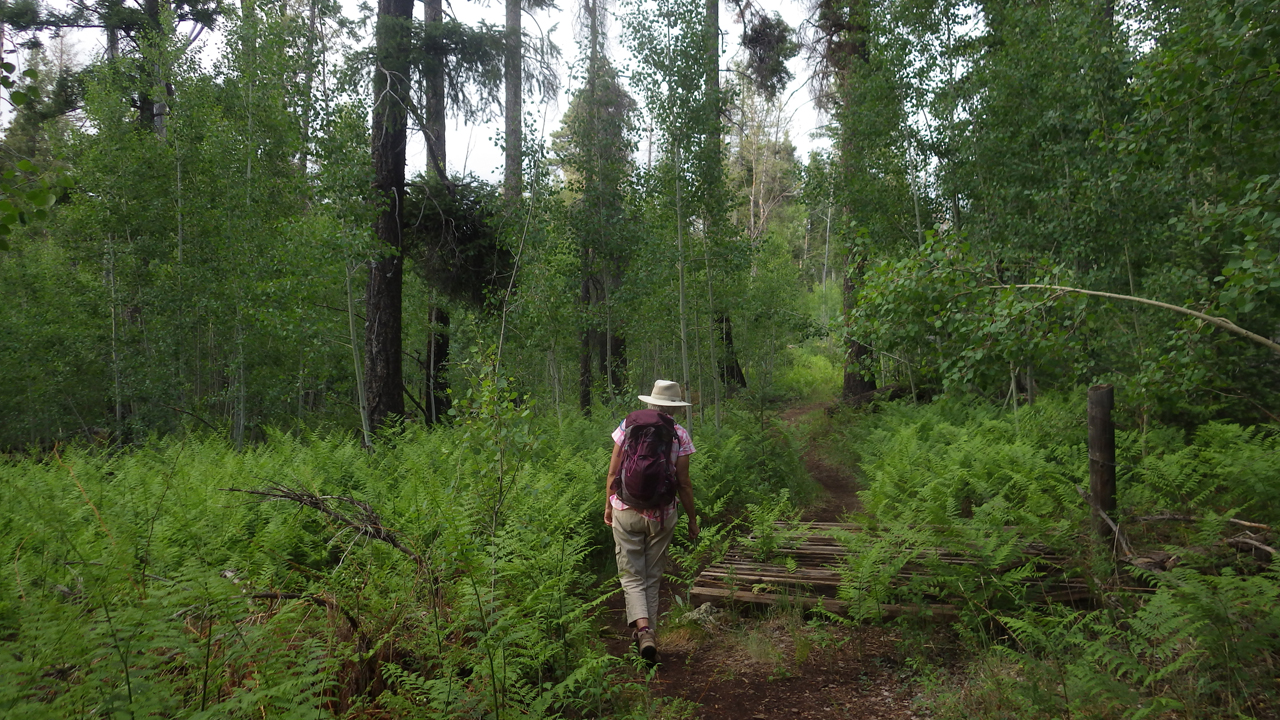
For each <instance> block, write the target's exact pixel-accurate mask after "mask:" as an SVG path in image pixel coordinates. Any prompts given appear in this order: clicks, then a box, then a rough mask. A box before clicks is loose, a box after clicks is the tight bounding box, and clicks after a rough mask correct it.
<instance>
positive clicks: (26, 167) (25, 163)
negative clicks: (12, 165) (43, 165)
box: [18, 160, 37, 173]
mask: <svg viewBox="0 0 1280 720" xmlns="http://www.w3.org/2000/svg"><path fill="white" fill-rule="evenodd" d="M18 169H19V170H21V171H22V172H29V173H33V172H36V170H37V168H36V165H35V163H33V162H31V161H30V160H19V161H18Z"/></svg>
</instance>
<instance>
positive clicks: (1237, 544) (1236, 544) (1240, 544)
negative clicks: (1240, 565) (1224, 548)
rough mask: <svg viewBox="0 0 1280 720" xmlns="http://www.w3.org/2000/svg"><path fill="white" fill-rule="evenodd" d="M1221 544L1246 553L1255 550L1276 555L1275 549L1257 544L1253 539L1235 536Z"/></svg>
mask: <svg viewBox="0 0 1280 720" xmlns="http://www.w3.org/2000/svg"><path fill="white" fill-rule="evenodd" d="M1223 542H1224V543H1226V544H1227V545H1229V546H1231V547H1233V548H1235V549H1237V550H1247V551H1248V552H1252V551H1253V550H1255V549H1256V550H1265V551H1266V552H1268V553H1271V554H1272V555H1276V554H1277V553H1276V549H1275V548H1273V547H1271V546H1269V545H1264V544H1262V543H1260V542H1258V541H1257V540H1254V539H1253V538H1247V537H1241V536H1239V535H1237V536H1236V537H1233V538H1227V539H1226V540H1223Z"/></svg>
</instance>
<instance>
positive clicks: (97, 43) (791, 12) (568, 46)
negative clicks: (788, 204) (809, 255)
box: [0, 0, 829, 181]
mask: <svg viewBox="0 0 1280 720" xmlns="http://www.w3.org/2000/svg"><path fill="white" fill-rule="evenodd" d="M359 2H360V0H343V4H344V7H345V10H346V12H347V14H348V15H349V16H352V17H354V16H356V15H357V6H358V5H359ZM559 2H560V3H562V4H561V7H559V8H555V9H551V10H540V11H537V12H535V13H533V14H532V15H530V14H528V13H526V15H525V21H524V24H525V30H526V32H529V33H531V34H536V33H539V32H541V31H550V32H551V37H552V41H553V42H554V43H555V44H556V45H557V46H558V47H559V48H560V52H561V54H562V62H561V67H560V77H561V89H560V96H559V97H558V98H557V99H556V100H555V101H554V102H551V103H548V104H545V105H540V104H534V103H531V102H529V101H528V100H526V104H525V110H526V112H529V113H533V114H534V116H535V117H537V118H538V119H539V124H540V125H541V126H542V134H543V135H544V136H546V135H549V134H550V133H551V132H554V131H555V130H556V129H557V128H558V127H559V126H560V119H561V116H562V115H563V114H564V111H565V109H566V108H567V107H568V105H569V97H570V96H571V94H572V93H573V91H574V90H575V88H574V87H573V85H572V83H571V78H570V77H569V75H570V73H569V65H570V64H571V63H573V62H575V61H577V60H578V46H577V44H576V43H575V42H574V22H573V18H574V15H575V12H576V5H574V4H573V3H574V2H575V0H559ZM776 3H777V4H776V5H775V6H774V7H773V8H771V10H770V11H771V12H772V11H777V12H778V13H779V14H781V15H782V17H783V19H784V20H786V22H787V24H789V25H790V26H791V27H792V28H799V27H800V26H801V25H802V24H803V23H804V21H805V18H806V17H807V16H808V9H807V3H808V0H776ZM52 4H53V5H55V6H61V7H63V8H65V6H66V5H67V0H53V1H52ZM614 4H615V7H614V8H613V10H612V11H611V12H612V14H613V18H612V20H611V21H610V23H609V27H608V31H609V36H610V47H609V52H610V55H611V57H612V58H613V61H614V64H615V65H616V66H617V67H618V68H619V69H620V70H621V72H622V73H623V74H624V82H625V74H626V73H628V72H629V70H630V65H631V57H630V55H629V54H628V53H627V51H626V48H625V47H624V46H623V44H622V42H621V32H622V22H621V19H620V18H619V17H618V16H619V14H620V13H621V12H622V8H620V7H617V5H618V3H616V2H615V3H614ZM449 7H450V6H449V5H446V8H449ZM451 9H452V11H453V12H454V13H455V14H456V16H457V18H458V19H459V20H461V21H462V22H465V23H475V22H478V21H480V20H482V19H483V20H487V21H489V22H490V23H493V24H499V25H501V24H502V23H503V22H504V18H505V15H504V10H503V6H502V0H480V2H472V1H470V0H458V1H457V2H454V3H452V4H451ZM415 12H416V13H417V15H418V16H419V17H421V15H422V12H423V8H422V7H421V6H420V5H419V6H416V7H415ZM190 29H191V28H190V27H187V26H185V25H184V27H183V28H182V29H181V32H184V33H186V32H187V31H189V30H190ZM540 29H541V30H540ZM720 30H721V37H722V38H723V39H722V42H721V62H720V66H721V68H725V67H727V66H728V64H729V63H730V62H731V61H733V60H734V59H736V58H740V57H741V56H742V51H741V49H740V47H739V43H738V41H739V38H740V37H741V36H742V25H741V24H740V23H739V22H738V18H737V13H736V12H734V11H733V10H731V9H730V8H729V7H728V6H727V5H726V4H725V3H724V2H721V4H720ZM219 35H220V34H219V33H218V32H217V31H213V32H205V33H203V35H202V36H201V38H200V40H199V42H198V44H197V47H199V48H200V55H201V60H202V61H203V63H204V64H205V65H206V66H209V65H212V64H213V63H214V62H215V61H216V59H217V54H218V53H219V52H220V49H221V42H220V40H221V38H220V37H219ZM6 40H9V42H6V44H5V45H6V47H12V46H11V45H10V43H11V42H12V40H11V39H9V38H6ZM59 44H62V46H63V47H62V50H63V52H65V53H66V55H67V56H69V57H70V58H73V59H71V62H72V63H73V64H74V65H77V66H83V65H85V64H88V63H89V62H92V61H94V60H95V59H97V58H98V57H101V55H102V53H103V52H104V48H105V41H104V39H103V34H102V32H101V31H100V30H79V31H76V30H73V31H70V32H68V33H67V34H66V36H65V38H64V39H63V40H62V41H61V43H59V42H57V41H54V42H50V43H49V45H48V46H47V47H48V50H49V53H50V55H52V56H54V57H56V56H57V55H58V54H59V48H58V47H57V46H58V45H59ZM20 55H21V54H20V53H19V54H18V55H17V56H15V55H13V54H10V55H9V57H11V58H13V57H18V58H19V59H20ZM788 68H790V70H791V72H792V75H793V76H794V79H793V80H792V81H791V83H790V85H789V86H788V87H787V88H786V90H784V91H783V92H781V93H779V95H778V97H779V98H781V99H783V100H784V101H785V102H786V107H785V110H786V112H785V113H784V117H790V118H791V128H790V136H791V142H792V143H794V144H795V146H796V148H797V152H798V156H799V157H800V159H802V160H803V159H805V158H807V157H808V155H809V151H810V150H812V149H814V148H816V147H827V146H828V145H829V142H827V140H826V139H825V138H815V137H814V136H813V135H814V130H816V129H817V128H818V127H819V124H820V123H822V122H824V119H823V118H822V117H820V116H819V114H818V113H817V112H816V111H815V109H814V106H813V101H812V100H811V99H810V95H809V88H808V86H807V85H806V82H807V81H808V78H809V71H808V68H807V67H806V66H805V63H804V59H803V57H802V56H797V57H796V58H793V59H792V60H791V62H790V63H788ZM634 94H635V93H633V95H634ZM7 114H8V113H3V115H6V116H7ZM497 114H498V116H499V117H498V119H496V120H494V121H492V122H489V123H485V124H481V125H466V124H463V122H462V121H461V120H459V119H451V120H450V121H449V132H448V160H449V169H450V171H451V172H459V173H461V172H464V171H465V172H471V173H474V174H476V175H477V176H479V177H481V178H485V179H488V180H491V181H497V180H500V179H501V177H502V164H503V156H502V151H501V150H500V149H499V146H498V144H497V143H498V142H499V140H500V139H501V135H502V121H501V113H497ZM0 121H7V117H0ZM408 150H409V152H408V168H407V169H408V173H409V174H410V175H413V174H415V173H417V172H420V171H424V170H425V169H426V149H425V145H424V144H423V142H422V137H421V135H420V134H411V135H410V138H409V148H408ZM644 150H645V148H644V147H642V148H641V150H640V151H641V152H642V153H643V152H644Z"/></svg>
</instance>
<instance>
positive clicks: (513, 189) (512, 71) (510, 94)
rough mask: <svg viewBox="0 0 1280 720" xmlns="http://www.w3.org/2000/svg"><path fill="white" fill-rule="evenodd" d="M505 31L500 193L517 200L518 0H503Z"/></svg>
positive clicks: (519, 108)
mask: <svg viewBox="0 0 1280 720" xmlns="http://www.w3.org/2000/svg"><path fill="white" fill-rule="evenodd" d="M506 8H507V32H506V55H505V56H504V58H503V81H504V83H505V84H506V103H505V104H504V107H503V110H504V114H505V118H504V119H505V121H506V168H505V170H506V171H505V173H504V175H503V179H502V194H503V196H504V197H505V198H506V199H507V200H508V201H512V200H516V199H517V198H519V197H520V194H521V193H522V192H523V177H522V174H521V173H522V169H521V166H520V164H521V161H522V159H523V148H522V139H523V136H522V132H523V127H522V126H521V112H522V96H521V91H522V89H523V88H522V83H523V82H524V80H523V72H522V70H523V68H522V67H521V63H522V61H523V46H522V42H523V40H522V38H521V36H520V0H506Z"/></svg>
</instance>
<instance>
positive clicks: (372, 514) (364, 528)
mask: <svg viewBox="0 0 1280 720" xmlns="http://www.w3.org/2000/svg"><path fill="white" fill-rule="evenodd" d="M219 489H220V490H223V491H226V492H239V493H246V494H249V495H258V496H261V497H264V498H267V500H288V501H290V502H295V503H298V504H299V505H303V506H305V507H309V508H312V509H313V510H319V511H320V512H322V513H324V514H325V515H328V516H329V517H331V518H333V519H334V520H335V521H337V522H338V524H340V525H343V526H345V527H348V528H351V529H352V530H355V531H356V535H363V536H365V537H367V538H371V539H373V540H381V541H382V542H384V543H386V544H388V545H390V546H391V547H393V548H395V549H396V550H399V551H400V552H402V553H404V554H405V555H408V556H409V557H410V558H412V559H413V561H414V563H416V564H417V565H418V569H419V570H422V569H424V568H425V564H424V563H423V561H422V557H421V556H419V555H418V554H417V553H415V552H414V551H412V550H410V549H409V548H407V547H405V546H404V545H403V544H401V543H400V539H399V538H397V537H396V535H395V533H393V532H391V530H389V529H387V528H386V527H385V526H384V525H383V524H382V518H381V517H379V515H378V513H377V512H376V511H375V510H374V509H373V508H372V507H370V506H369V504H368V503H366V502H363V501H361V500H356V499H355V498H350V497H346V496H343V495H316V494H315V493H313V492H310V491H308V490H297V489H294V488H291V487H288V486H287V485H281V484H278V483H275V484H271V485H268V486H267V488H266V489H264V490H246V489H242V488H219ZM335 505H337V506H338V507H341V506H343V505H347V506H350V507H352V508H355V511H354V512H350V511H348V512H343V511H341V510H338V509H337V508H335V507H334V506H335Z"/></svg>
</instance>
